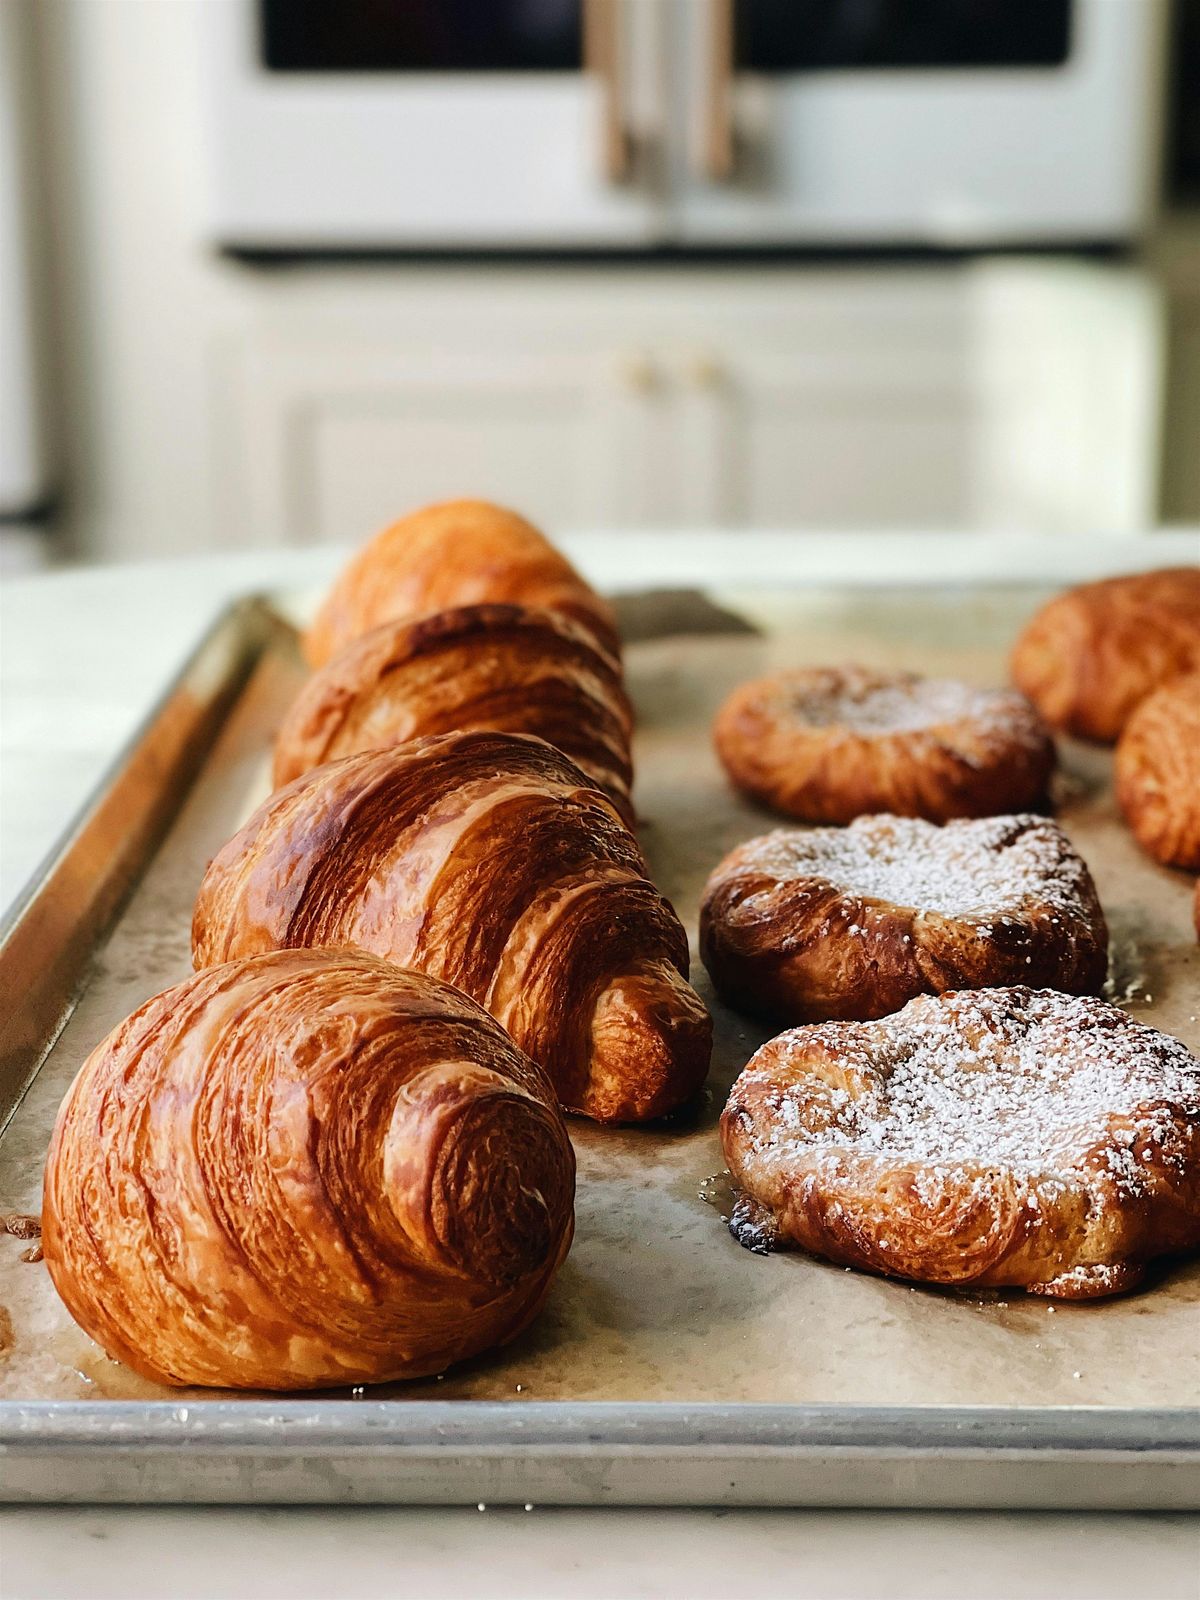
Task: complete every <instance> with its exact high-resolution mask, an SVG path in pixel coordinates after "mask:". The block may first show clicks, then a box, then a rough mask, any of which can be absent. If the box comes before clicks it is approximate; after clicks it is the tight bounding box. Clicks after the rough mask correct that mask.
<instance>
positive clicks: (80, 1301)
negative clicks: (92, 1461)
mask: <svg viewBox="0 0 1200 1600" xmlns="http://www.w3.org/2000/svg"><path fill="white" fill-rule="evenodd" d="M574 1191H575V1158H574V1154H573V1152H572V1149H571V1142H570V1140H569V1139H568V1137H567V1133H566V1128H565V1127H564V1125H563V1121H562V1117H561V1115H560V1113H559V1110H558V1106H557V1103H556V1100H555V1097H554V1093H553V1090H552V1089H551V1087H550V1084H549V1082H548V1081H547V1079H546V1077H545V1075H544V1074H543V1073H542V1072H541V1070H540V1069H539V1068H538V1067H535V1066H534V1064H533V1063H532V1062H531V1061H529V1060H528V1059H527V1058H526V1057H524V1056H523V1055H522V1054H521V1053H520V1051H519V1050H517V1048H516V1046H515V1045H514V1044H513V1043H512V1041H511V1040H510V1039H509V1038H508V1037H507V1036H506V1034H505V1033H504V1031H503V1030H502V1029H501V1028H500V1027H498V1026H497V1024H496V1023H495V1022H494V1021H493V1020H492V1018H491V1017H489V1016H488V1015H487V1014H486V1012H484V1011H482V1010H481V1009H480V1008H479V1007H478V1006H477V1005H475V1004H474V1002H473V1001H471V1000H468V999H467V998H466V997H465V996H464V995H461V994H458V993H456V992H455V991H454V990H453V989H451V988H449V987H448V986H447V985H445V984H441V983H437V982H435V981H434V980H433V979H431V978H426V977H421V976H419V975H418V974H416V973H411V972H401V971H400V970H398V969H397V968H396V967H393V966H390V965H389V964H388V963H386V962H383V961H380V960H378V959H376V958H375V957H373V956H368V955H363V954H361V953H359V952H356V951H327V950H326V951H309V950H288V951H282V952H274V953H272V954H269V955H264V956H256V957H254V958H252V959H250V960H248V961H238V962H233V963H231V964H230V965H228V966H221V967H213V968H210V969H209V970H208V971H206V972H202V973H200V974H198V975H197V976H195V977H193V978H191V979H189V980H188V981H187V982H186V983H181V984H179V985H178V986H177V987H176V988H174V989H168V990H167V991H166V993H165V994H160V995H158V996H156V998H154V999H153V1000H150V1001H148V1002H147V1003H146V1004H145V1005H144V1006H142V1007H141V1008H140V1009H139V1010H137V1011H135V1012H134V1013H133V1015H132V1016H131V1017H129V1018H128V1019H127V1020H126V1021H125V1022H123V1023H121V1025H120V1026H119V1027H118V1028H116V1029H114V1031H113V1032H112V1033H111V1034H110V1035H109V1037H108V1038H107V1039H106V1040H105V1041H104V1042H103V1044H101V1045H100V1046H99V1047H98V1048H97V1049H96V1050H94V1051H93V1052H92V1054H91V1055H90V1056H89V1057H88V1059H87V1061H86V1062H85V1063H84V1065H83V1067H82V1068H81V1069H80V1072H79V1075H78V1077H77V1078H76V1079H75V1082H74V1084H73V1085H72V1086H71V1089H70V1091H69V1092H68V1094H67V1097H66V1099H65V1100H64V1102H63V1105H62V1108H61V1110H60V1111H59V1115H58V1121H57V1124H56V1126H55V1130H54V1135H53V1138H52V1140H51V1144H50V1153H49V1156H48V1158H47V1163H46V1180H45V1202H44V1209H43V1213H42V1227H43V1231H42V1243H43V1247H44V1250H45V1258H46V1263H47V1265H48V1267H49V1269H50V1274H51V1276H52V1278H53V1280H54V1285H55V1287H56V1288H57V1290H58V1292H59V1294H60V1295H61V1296H62V1298H63V1300H64V1301H65V1302H66V1305H67V1308H68V1309H69V1311H70V1312H71V1315H72V1316H73V1317H74V1318H75V1320H76V1321H77V1322H78V1323H79V1324H80V1326H81V1327H82V1328H83V1329H84V1330H85V1331H86V1332H87V1333H89V1334H90V1335H91V1336H92V1337H93V1338H94V1339H96V1340H97V1341H98V1342H99V1343H100V1344H101V1345H103V1347H104V1349H105V1350H106V1351H107V1352H108V1353H109V1355H111V1356H113V1357H116V1358H117V1359H119V1360H121V1361H123V1362H125V1363H126V1364H127V1365H128V1366H130V1367H133V1368H134V1369H135V1370H136V1371H137V1372H140V1373H142V1374H143V1375H144V1376H145V1377H148V1378H151V1379H153V1380H154V1381H156V1382H158V1383H168V1384H204V1385H216V1386H219V1387H222V1388H238V1389H242V1388H249V1389H307V1388H313V1387H318V1386H325V1385H330V1384H356V1383H378V1382H383V1381H387V1380H391V1379H396V1378H410V1377H419V1376H421V1375H423V1374H428V1373H433V1372H441V1371H442V1370H443V1369H444V1368H445V1367H446V1366H448V1365H449V1364H451V1363H452V1362H456V1361H462V1360H464V1359H465V1358H466V1357H468V1356H472V1355H476V1354H478V1353H479V1352H480V1351H482V1350H486V1349H488V1348H490V1347H491V1346H493V1345H496V1344H499V1343H501V1342H503V1341H504V1340H506V1339H510V1338H512V1336H513V1335H514V1334H516V1333H518V1332H519V1331H520V1329H521V1328H523V1327H524V1326H525V1325H526V1323H528V1322H529V1321H530V1319H531V1318H532V1317H533V1316H534V1314H535V1313H536V1312H537V1310H538V1308H539V1306H540V1305H541V1303H542V1301H543V1300H544V1298H545V1295H546V1292H547V1290H548V1288H549V1286H550V1281H551V1279H552V1278H553V1276H554V1273H555V1271H556V1270H557V1268H558V1266H559V1264H560V1263H561V1261H562V1260H563V1257H564V1256H565V1255H566V1253H567V1250H568V1248H569V1246H570V1242H571V1233H572V1228H573V1197H574Z"/></svg>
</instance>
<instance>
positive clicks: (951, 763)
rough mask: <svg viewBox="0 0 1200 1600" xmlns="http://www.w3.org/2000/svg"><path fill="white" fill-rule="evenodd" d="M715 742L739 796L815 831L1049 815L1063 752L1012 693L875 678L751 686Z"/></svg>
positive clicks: (815, 677) (809, 676)
mask: <svg viewBox="0 0 1200 1600" xmlns="http://www.w3.org/2000/svg"><path fill="white" fill-rule="evenodd" d="M713 736H714V739H715V742H716V746H717V754H718V755H719V756H720V758H721V761H722V762H723V764H724V766H725V769H726V771H727V772H728V773H729V776H730V777H731V778H732V779H733V781H734V783H735V784H736V785H737V786H738V788H739V789H744V790H745V791H746V793H747V794H750V795H753V796H754V798H755V799H756V800H761V801H763V802H764V803H765V804H766V805H768V806H771V807H772V808H773V809H774V810H776V811H782V812H784V813H785V814H786V815H787V816H790V817H799V818H800V819H801V820H802V821H804V822H834V823H840V822H849V821H850V820H851V819H852V818H854V817H858V816H862V815H864V814H865V813H870V812H875V811H890V812H892V813H894V814H895V815H896V816H901V817H925V818H927V819H928V820H929V821H930V822H945V821H947V820H948V819H949V818H951V817H986V816H992V815H995V814H996V813H999V812H1005V811H1021V810H1025V809H1027V808H1029V807H1031V806H1036V805H1038V804H1039V803H1040V802H1041V801H1042V800H1043V799H1044V797H1045V792H1046V785H1047V782H1048V780H1049V777H1050V774H1051V772H1052V771H1053V768H1054V745H1053V742H1052V740H1051V739H1050V736H1049V734H1048V733H1047V732H1046V730H1045V728H1044V727H1043V726H1042V724H1041V722H1040V721H1039V719H1038V717H1037V715H1036V713H1035V712H1034V711H1033V709H1032V707H1031V706H1030V705H1029V704H1028V703H1027V702H1026V701H1025V700H1023V699H1022V698H1021V696H1020V695H1018V694H1014V693H1013V692H1012V691H1011V690H1007V689H999V690H997V689H973V688H971V687H970V686H969V685H967V684H965V683H955V682H952V681H949V680H945V679H938V678H922V677H919V676H917V674H916V673H912V672H873V671H870V670H869V669H867V668H865V667H842V668H834V667H818V668H814V669H810V670H807V671H797V672H781V673H777V674H776V675H775V676H773V677H770V678H760V679H758V680H756V681H755V682H753V683H744V684H742V685H741V686H740V688H737V689H735V690H734V692H733V693H732V694H731V695H730V696H729V698H728V699H727V700H726V701H725V703H724V705H723V706H722V707H721V709H720V710H719V711H718V713H717V718H716V722H715V724H714V727H713Z"/></svg>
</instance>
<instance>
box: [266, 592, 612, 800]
mask: <svg viewBox="0 0 1200 1600" xmlns="http://www.w3.org/2000/svg"><path fill="white" fill-rule="evenodd" d="M471 728H490V729H495V730H497V731H500V732H504V733H532V734H536V735H537V736H538V737H539V738H542V739H545V740H546V742H547V743H548V744H552V745H554V746H555V747H556V748H557V749H559V750H561V751H562V752H563V753H564V755H568V756H570V758H571V760H572V761H574V763H575V765H576V766H577V767H579V768H580V770H581V771H582V772H584V773H586V774H587V776H588V778H589V779H590V780H591V782H592V783H593V784H595V786H596V787H597V788H599V789H603V790H604V792H605V793H606V794H607V795H609V797H610V798H611V799H612V800H613V801H614V803H615V804H616V805H617V807H618V809H619V810H620V812H621V815H622V816H623V817H624V818H625V820H626V821H627V822H629V823H632V821H633V803H632V800H631V798H630V793H629V790H630V785H631V783H632V781H633V768H632V765H631V762H630V753H629V743H630V738H631V735H632V732H633V709H632V707H631V706H630V704H629V698H628V696H627V695H626V693H625V690H624V688H623V686H622V683H621V667H620V663H619V662H618V661H617V659H616V658H615V657H614V656H611V655H609V654H608V652H607V651H606V650H604V649H603V648H602V647H601V646H600V645H598V644H597V643H596V642H595V639H594V638H593V636H592V635H591V634H590V633H589V632H588V631H587V629H586V628H583V627H581V626H580V625H579V624H578V623H576V622H572V621H571V619H570V618H569V617H566V616H563V615H562V614H561V613H559V612H554V611H537V610H532V609H530V608H528V607H525V606H509V605H480V606H460V607H457V608H455V609H454V610H451V611H439V612H435V613H434V614H433V615H432V616H428V617H420V618H417V619H414V620H412V621H398V622H385V623H384V624H383V625H382V627H379V628H373V629H372V630H371V632H370V633H367V634H364V635H363V636H362V638H361V639H355V640H353V641H352V642H351V643H350V644H348V645H347V646H346V648H345V649H344V650H341V651H340V652H339V653H338V654H337V655H336V656H334V658H333V660H332V661H329V662H327V663H326V664H325V666H323V667H322V668H320V669H319V670H318V671H317V672H315V673H314V674H313V676H312V677H311V678H310V679H309V681H308V683H307V684H306V685H305V687H304V688H303V689H302V690H301V692H300V695H299V697H298V698H297V700H296V702H295V704H294V705H293V706H292V708H291V710H290V711H289V713H288V715H287V717H286V718H285V719H284V723H283V726H282V728H281V729H280V730H279V736H278V738H277V740H276V742H275V784H276V787H282V786H283V785H284V784H285V783H291V781H292V780H293V779H294V778H298V777H300V776H301V775H302V774H303V773H305V772H308V771H311V769H312V768H313V767H317V766H320V765H321V763H322V762H324V761H336V760H337V759H339V757H342V756H350V755H357V754H359V752H360V751H363V750H379V749H385V748H387V747H388V746H391V745H396V744H403V743H404V742H405V741H406V740H408V739H415V738H419V737H421V736H422V735H424V734H431V733H451V732H454V731H455V730H458V729H471Z"/></svg>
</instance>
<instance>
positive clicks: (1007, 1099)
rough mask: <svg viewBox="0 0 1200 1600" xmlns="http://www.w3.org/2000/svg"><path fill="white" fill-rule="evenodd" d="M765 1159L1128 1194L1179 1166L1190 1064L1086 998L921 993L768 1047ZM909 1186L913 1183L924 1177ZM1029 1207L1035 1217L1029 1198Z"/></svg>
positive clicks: (1188, 1113)
mask: <svg viewBox="0 0 1200 1600" xmlns="http://www.w3.org/2000/svg"><path fill="white" fill-rule="evenodd" d="M755 1079H757V1080H758V1084H759V1086H760V1088H763V1089H765V1090H766V1091H767V1093H766V1097H765V1102H764V1105H765V1109H766V1111H767V1112H768V1113H769V1116H768V1117H766V1118H764V1119H763V1120H762V1121H761V1123H756V1126H755V1129H754V1133H753V1137H752V1143H753V1145H754V1147H755V1149H756V1150H757V1152H758V1153H759V1154H760V1155H767V1154H771V1153H774V1154H776V1155H784V1156H786V1157H787V1158H788V1159H797V1158H800V1157H802V1156H805V1155H807V1157H809V1158H811V1157H813V1156H817V1155H828V1156H835V1157H836V1156H838V1155H845V1154H853V1155H856V1156H867V1157H873V1156H878V1157H879V1158H881V1159H886V1162H887V1164H888V1165H894V1164H898V1163H912V1164H926V1165H929V1166H933V1167H935V1168H944V1167H946V1166H950V1167H953V1168H955V1169H967V1170H963V1171H962V1172H961V1177H962V1178H963V1179H964V1181H970V1180H971V1177H972V1171H971V1170H970V1169H975V1171H976V1172H979V1169H983V1173H981V1174H980V1175H981V1176H982V1175H983V1174H984V1173H988V1172H991V1173H994V1172H995V1171H997V1170H1006V1171H1008V1172H1010V1173H1012V1174H1013V1175H1014V1176H1017V1177H1038V1178H1040V1179H1041V1180H1042V1181H1043V1182H1044V1181H1045V1180H1046V1179H1047V1178H1053V1177H1054V1176H1056V1175H1057V1176H1058V1177H1059V1178H1061V1179H1062V1180H1063V1181H1071V1178H1072V1176H1075V1177H1078V1175H1079V1174H1080V1173H1081V1171H1082V1170H1083V1169H1085V1168H1086V1170H1087V1171H1088V1172H1089V1173H1091V1174H1093V1175H1100V1176H1103V1177H1106V1178H1107V1179H1108V1180H1109V1181H1110V1182H1111V1183H1112V1185H1113V1186H1114V1187H1115V1188H1116V1190H1117V1191H1118V1192H1120V1193H1122V1194H1125V1195H1127V1196H1133V1195H1136V1194H1139V1193H1141V1192H1143V1191H1144V1189H1145V1186H1146V1184H1147V1182H1148V1181H1150V1179H1149V1168H1150V1166H1151V1164H1157V1165H1158V1166H1160V1167H1161V1166H1162V1165H1164V1164H1165V1165H1167V1166H1170V1165H1171V1164H1172V1163H1173V1162H1174V1163H1176V1164H1178V1162H1179V1161H1181V1160H1182V1146H1181V1144H1180V1142H1179V1138H1178V1132H1177V1125H1178V1123H1179V1122H1180V1120H1181V1119H1187V1118H1195V1119H1200V1063H1198V1062H1197V1061H1196V1060H1195V1058H1194V1057H1193V1056H1192V1055H1191V1053H1190V1052H1189V1051H1188V1050H1187V1048H1186V1047H1185V1046H1184V1045H1183V1044H1181V1043H1180V1042H1179V1040H1177V1039H1172V1038H1170V1037H1169V1036H1168V1035H1166V1034H1163V1033H1159V1032H1157V1030H1155V1029H1153V1028H1147V1027H1145V1026H1144V1025H1142V1024H1140V1023H1138V1022H1135V1021H1134V1019H1133V1018H1131V1017H1129V1016H1127V1015H1126V1014H1125V1013H1124V1012H1122V1011H1119V1010H1117V1009H1116V1008H1115V1007H1113V1006H1110V1005H1107V1004H1105V1002H1103V1001H1101V1000H1097V999H1094V998H1092V997H1090V996H1068V995H1063V994H1059V993H1057V992H1056V991H1053V990H1048V989H1043V990H1029V989H1020V988H1014V989H990V990H978V991H975V992H962V993H958V994H951V995H943V996H938V997H934V996H922V997H920V998H919V999H917V1000H913V1001H912V1002H910V1004H909V1005H907V1006H905V1008H904V1009H903V1010H902V1011H900V1012H897V1013H896V1014H895V1015H894V1016H891V1017H886V1018H884V1019H882V1020H881V1021H879V1022H873V1023H823V1024H820V1025H819V1026H814V1027H806V1028H796V1029H792V1030H791V1031H790V1032H789V1033H786V1034H783V1035H781V1036H780V1038H779V1039H778V1040H774V1041H772V1042H771V1043H770V1044H768V1045H766V1046H764V1047H763V1050H762V1051H760V1052H759V1054H758V1055H757V1056H756V1057H755V1058H754V1059H753V1060H752V1061H751V1063H750V1065H749V1067H748V1068H747V1070H746V1073H745V1074H744V1075H743V1078H742V1079H741V1080H739V1084H738V1085H736V1086H735V1089H734V1098H735V1100H736V1099H738V1098H739V1092H740V1091H741V1090H742V1089H743V1088H745V1087H748V1086H749V1084H748V1080H749V1081H750V1082H753V1080H755ZM916 1181H918V1182H919V1181H920V1174H918V1175H917V1179H916ZM1030 1203H1031V1204H1033V1205H1034V1206H1035V1207H1036V1204H1037V1198H1036V1195H1032V1196H1031V1199H1030Z"/></svg>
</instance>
